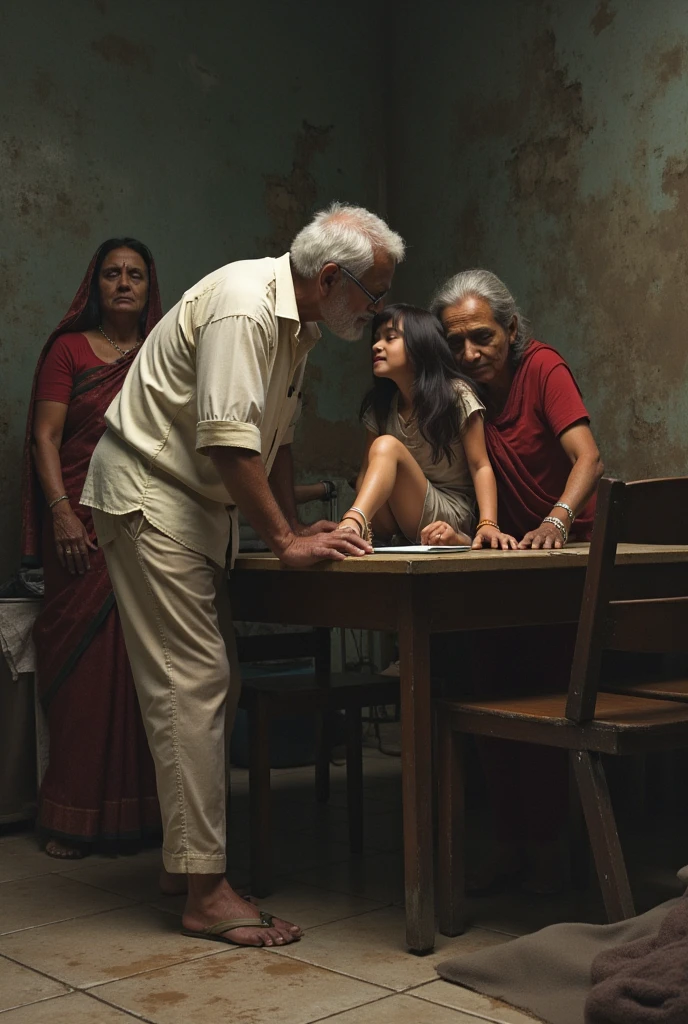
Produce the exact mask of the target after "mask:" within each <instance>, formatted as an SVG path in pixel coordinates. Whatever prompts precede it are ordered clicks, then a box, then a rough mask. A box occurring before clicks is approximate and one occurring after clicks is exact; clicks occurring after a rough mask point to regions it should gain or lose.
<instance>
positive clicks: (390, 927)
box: [278, 907, 508, 992]
mask: <svg viewBox="0 0 688 1024" xmlns="http://www.w3.org/2000/svg"><path fill="white" fill-rule="evenodd" d="M404 933H405V919H404V912H403V910H401V909H400V908H399V907H384V908H383V909H382V910H374V911H372V912H371V913H369V914H362V915H360V916H358V917H352V918H349V919H348V920H346V921H338V922H337V923H336V924H326V925H322V926H321V927H319V928H313V929H312V930H311V931H309V932H308V934H307V936H306V938H305V939H304V940H303V942H301V943H299V944H298V946H296V945H294V946H289V947H288V948H285V949H282V950H279V953H278V955H280V956H288V957H295V958H298V959H300V960H305V961H306V962H307V963H310V964H316V965H317V966H319V967H327V968H329V969H330V970H332V971H341V972H342V974H346V975H349V976H350V977H352V978H360V979H361V980H362V981H369V982H372V983H374V984H377V985H385V986H386V987H387V988H391V989H395V990H396V991H398V992H402V991H404V989H407V988H411V987H412V986H415V985H421V984H422V983H423V982H425V981H434V980H435V979H436V977H437V975H436V972H435V965H436V964H437V963H439V961H440V960H446V959H447V957H449V956H452V955H459V954H460V953H462V952H464V953H469V952H474V951H475V950H478V949H483V948H485V947H486V946H494V945H498V944H499V943H501V942H506V941H508V939H507V938H506V937H505V936H504V935H499V934H498V933H497V932H490V931H487V930H485V929H482V928H473V929H471V930H470V931H469V932H466V933H465V934H464V935H460V936H458V937H457V938H455V939H448V938H445V937H444V936H438V938H437V944H436V946H435V951H434V953H432V954H430V955H429V956H423V957H417V956H413V955H412V954H410V953H409V952H408V950H407V949H406V945H405V941H404Z"/></svg>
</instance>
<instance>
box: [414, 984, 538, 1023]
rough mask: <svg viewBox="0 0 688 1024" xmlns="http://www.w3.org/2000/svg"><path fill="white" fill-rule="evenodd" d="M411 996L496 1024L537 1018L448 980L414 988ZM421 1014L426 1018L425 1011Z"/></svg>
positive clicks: (530, 1021)
mask: <svg viewBox="0 0 688 1024" xmlns="http://www.w3.org/2000/svg"><path fill="white" fill-rule="evenodd" d="M409 996H413V997H414V998H416V999H423V1000H426V1001H428V1002H431V1003H439V1004H440V1005H442V1006H448V1007H451V1008H452V1009H454V1010H464V1011H466V1013H471V1014H474V1015H476V1016H478V1017H480V1018H481V1019H484V1020H489V1021H494V1022H495V1024H533V1021H534V1020H535V1019H537V1018H534V1017H531V1016H530V1015H529V1014H525V1013H522V1012H521V1011H520V1010H517V1009H515V1008H514V1007H513V1006H508V1005H507V1004H506V1003H503V1002H502V1001H501V1000H499V999H492V998H491V997H490V996H484V995H481V994H480V993H479V992H471V991H470V989H467V988H462V987H461V985H452V984H450V982H448V981H433V982H431V983H430V984H429V985H423V986H422V987H421V988H417V989H414V990H413V992H411V993H409ZM420 1016H422V1019H423V1020H425V1014H424V1013H423V1014H422V1015H420ZM474 1024H475V1022H474Z"/></svg>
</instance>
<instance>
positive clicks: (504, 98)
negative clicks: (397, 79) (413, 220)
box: [397, 0, 688, 479]
mask: <svg viewBox="0 0 688 1024" xmlns="http://www.w3.org/2000/svg"><path fill="white" fill-rule="evenodd" d="M666 8H667V11H668V8H669V5H666ZM500 14H502V15H503V17H501V18H500ZM457 17H458V16H457ZM510 17H511V20H509V18H510ZM472 18H473V20H472V22H471V39H472V43H473V45H474V46H475V47H476V48H477V49H480V52H481V53H482V55H483V60H484V64H483V66H482V69H481V70H482V73H481V75H480V76H479V78H475V77H472V76H471V75H462V74H460V73H459V74H457V76H456V79H455V80H452V79H447V78H445V79H444V81H443V88H444V93H443V94H437V95H435V96H434V97H433V100H434V103H435V107H436V109H435V110H434V111H433V113H432V118H433V120H432V121H431V124H430V125H428V124H426V125H425V126H424V131H425V134H426V136H427V133H428V131H429V130H430V131H432V130H433V129H434V133H435V137H436V138H438V139H440V140H441V144H442V155H443V157H444V161H443V163H441V164H439V165H437V167H436V169H434V170H427V169H424V171H423V173H425V174H426V175H428V176H429V177H430V178H431V180H430V182H429V184H428V187H429V188H430V189H431V190H432V192H433V193H434V194H437V195H439V196H441V214H442V221H443V222H444V223H445V224H449V225H451V230H449V231H447V230H446V229H445V228H444V227H443V226H442V224H441V223H439V222H438V223H433V222H432V220H430V219H429V220H428V222H427V236H428V237H427V240H426V241H424V242H423V243H422V244H421V246H420V248H416V249H415V251H414V250H412V251H411V252H410V254H409V266H408V270H406V271H405V277H404V280H405V282H412V281H413V277H414V274H417V275H418V276H419V278H420V280H421V281H422V286H423V289H424V292H425V294H424V295H417V297H418V298H419V299H421V301H423V300H427V298H428V297H429V294H430V292H431V291H432V289H433V287H434V286H435V285H436V284H437V283H438V280H439V279H441V278H442V277H443V276H445V275H447V274H449V273H453V272H456V271H457V270H460V269H464V268H465V267H468V266H476V265H482V266H487V267H489V268H490V269H493V270H494V271H495V272H496V273H498V274H499V275H500V276H501V277H503V278H504V279H505V280H506V282H507V284H509V285H510V286H511V288H512V290H513V291H514V292H515V294H516V296H517V299H518V300H520V302H521V304H522V305H523V307H524V308H525V311H526V312H527V313H528V314H529V316H530V318H531V319H532V321H533V324H534V328H535V333H536V336H537V337H539V338H541V340H543V341H547V342H549V343H550V344H553V345H554V346H555V347H557V348H558V349H559V350H560V351H561V352H562V354H563V355H564V356H565V357H566V358H567V360H568V361H569V363H570V365H571V366H572V368H573V370H574V372H575V374H576V376H577V379H578V381H579V383H580V385H581V388H582V391H583V395H584V399H585V401H586V403H587V405H588V408H589V410H590V413H591V417H592V425H593V429H594V431H595V434H596V436H597V438H598V441H599V444H600V447H601V449H602V454H603V457H604V460H605V463H606V465H607V468H608V470H609V471H610V472H613V473H616V474H617V475H619V476H622V477H625V478H626V479H633V478H640V477H644V476H652V475H664V474H675V473H684V472H686V460H687V446H686V442H685V437H686V435H687V434H688V388H687V386H686V372H687V369H688V345H687V344H686V342H685V323H686V322H687V320H688V288H686V282H687V281H688V276H687V275H688V256H687V255H686V247H685V238H686V233H687V232H688V139H686V137H685V133H684V132H683V131H682V126H683V125H685V123H686V119H687V118H688V84H687V83H686V80H685V74H684V68H685V66H686V60H687V58H688V25H685V24H684V25H681V21H680V19H679V18H678V15H676V19H677V20H676V23H675V24H670V23H669V19H664V20H662V19H657V18H656V17H654V16H652V15H651V13H650V12H649V11H648V10H647V9H646V8H644V7H643V5H642V4H640V3H637V2H635V0H629V3H628V4H627V5H625V6H624V8H621V7H618V10H617V9H616V7H613V6H612V5H611V4H609V3H594V4H593V3H590V2H582V3H580V4H578V5H570V4H567V3H565V2H564V0H551V2H548V3H545V2H544V0H543V2H542V3H539V2H534V3H532V4H529V5H527V7H525V8H522V9H521V12H520V18H519V19H516V16H515V15H513V14H512V15H509V13H508V5H507V4H505V3H499V2H488V3H487V4H486V5H485V7H484V9H483V10H481V11H480V12H474V14H473V15H472ZM591 28H592V31H591ZM446 34H447V36H448V37H451V35H452V33H451V31H450V29H449V28H447V33H446ZM448 55H449V47H447V51H446V55H445V54H443V53H439V54H436V59H437V60H438V62H439V63H440V64H441V63H442V61H443V58H445V59H448ZM414 87H415V88H418V87H419V84H418V82H417V81H413V82H412V83H411V84H410V86H409V91H411V90H412V89H413V88H414ZM423 99H424V100H425V108H426V110H430V109H431V108H430V106H429V103H428V99H429V97H428V96H427V95H426V96H424V97H423ZM410 138H411V139H412V140H413V141H414V142H415V143H416V144H418V142H419V140H420V136H419V135H415V134H413V135H411V136H410ZM408 145H409V143H408V142H407V146H408ZM407 152H408V149H407ZM402 164H403V161H402ZM433 176H434V180H433ZM419 184H420V182H419V180H418V178H416V179H415V180H413V181H411V182H410V183H409V185H408V192H406V193H405V192H403V190H402V192H401V195H398V199H397V201H401V203H402V204H406V203H408V202H409V197H410V194H411V191H412V190H413V189H417V188H418V187H419ZM397 193H398V190H397ZM428 267H431V268H432V272H431V273H430V272H429V271H428V270H427V268H428Z"/></svg>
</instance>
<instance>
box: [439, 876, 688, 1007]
mask: <svg viewBox="0 0 688 1024" xmlns="http://www.w3.org/2000/svg"><path fill="white" fill-rule="evenodd" d="M685 871H686V869H685V868H684V869H682V870H681V872H679V877H680V878H681V881H683V882H684V883H686V882H687V881H688V879H687V878H686V877H685V874H684V873H685ZM683 902H684V900H683V899H681V898H679V899H673V900H668V902H666V903H662V904H660V906H658V907H653V909H652V910H648V911H647V913H645V914H640V915H639V916H638V917H632V918H630V920H628V921H618V922H617V923H616V924H603V925H599V924H555V925H551V926H550V927H548V928H543V929H541V930H540V931H538V932H533V933H532V934H531V935H524V936H522V937H521V938H518V939H513V940H512V941H510V942H505V943H504V944H503V945H501V946H492V947H490V948H489V949H485V950H480V951H479V952H477V953H469V954H467V955H464V956H457V957H454V958H452V959H451V960H445V961H444V962H443V963H441V964H438V966H437V972H438V974H439V975H440V977H442V978H444V979H445V980H446V981H452V982H455V983H456V984H458V985H463V986H464V987H465V988H470V989H474V990H475V991H476V992H482V993H484V994H485V995H488V996H493V997H494V998H495V999H501V1000H502V1001H503V1002H505V1003H509V1004H511V1005H512V1006H515V1007H517V1008H518V1009H520V1010H523V1011H525V1012H526V1013H530V1014H532V1015H533V1016H534V1017H536V1018H537V1019H539V1020H541V1021H546V1022H548V1024H581V1022H582V1021H583V1017H584V1010H585V1002H586V999H587V997H588V996H589V995H590V993H591V981H590V971H591V965H592V963H593V961H594V960H595V959H596V958H597V957H598V956H599V955H601V954H602V953H603V952H605V951H607V950H610V949H613V948H616V947H619V946H622V945H624V944H626V943H635V942H637V941H639V940H647V939H649V938H652V937H654V936H656V935H657V933H658V931H659V929H660V927H661V925H662V923H663V921H664V920H665V919H666V918H667V916H668V914H669V913H670V912H671V911H672V910H673V909H674V907H676V906H678V905H679V904H683ZM684 951H686V947H684ZM687 959H688V958H687ZM646 1012H647V1013H648V1015H647V1016H646V1017H644V1018H643V1017H633V1018H631V1017H623V1016H621V1017H618V1018H616V1017H614V1018H610V1020H613V1021H614V1024H616V1022H617V1020H618V1021H621V1020H623V1022H624V1024H631V1022H633V1024H636V1022H638V1021H641V1020H642V1022H643V1024H654V1022H655V1020H656V1021H657V1024H660V1022H661V1024H668V1022H669V1021H671V1024H674V1020H675V1019H676V1020H678V1018H673V1017H666V1018H664V1017H657V1018H655V1017H654V1016H649V1011H648V1010H647V1008H646ZM602 1019H604V1018H600V1020H602ZM687 1021H688V1016H684V1017H683V1018H682V1024H686V1022H687ZM595 1024H598V1021H597V1020H595Z"/></svg>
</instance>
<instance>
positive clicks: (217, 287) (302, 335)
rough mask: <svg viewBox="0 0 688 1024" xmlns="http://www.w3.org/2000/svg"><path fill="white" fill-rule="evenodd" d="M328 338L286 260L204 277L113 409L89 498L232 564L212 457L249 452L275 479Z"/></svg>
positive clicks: (167, 322) (149, 347) (163, 325)
mask: <svg viewBox="0 0 688 1024" xmlns="http://www.w3.org/2000/svg"><path fill="white" fill-rule="evenodd" d="M319 337H320V331H319V330H318V327H317V325H316V324H312V323H306V324H301V323H300V322H299V314H298V309H297V306H296V296H295V294H294V284H293V279H292V276H291V268H290V265H289V254H288V253H287V254H285V255H284V256H281V257H279V259H272V258H267V259H262V260H244V261H242V262H239V263H230V264H228V265H227V266H225V267H221V268H220V269H219V270H216V271H215V272H214V273H212V274H209V275H208V276H207V277H204V278H203V280H202V281H199V283H198V284H196V285H194V287H193V288H190V289H189V290H188V291H187V292H185V293H184V295H183V296H182V298H181V300H180V302H178V303H177V305H176V306H175V307H174V308H173V309H171V310H170V311H169V313H167V314H166V315H165V316H164V317H163V318H162V320H160V322H159V323H158V324H157V325H156V326H155V327H154V328H153V330H152V331H151V333H150V335H149V336H148V338H147V339H146V342H145V344H144V345H143V346H142V347H141V351H140V352H139V354H138V356H137V357H136V359H135V360H134V363H133V366H132V368H131V370H130V371H129V374H128V375H127V378H126V380H125V382H124V386H123V388H122V390H121V391H120V393H119V394H118V395H117V397H116V398H115V399H114V400H113V401H112V403H111V404H110V406H109V408H108V410H107V412H106V414H105V421H106V423H107V430H106V431H105V433H104V435H103V437H102V438H101V439H100V441H99V442H98V445H97V446H96V449H95V451H94V453H93V457H92V459H91V464H90V467H89V471H88V476H87V478H86V483H85V485H84V490H83V494H82V496H81V503H82V504H84V505H90V506H91V507H93V508H98V509H101V510H102V511H104V512H109V513H111V514H114V515H124V514H125V513H127V512H133V511H136V510H140V511H142V512H143V514H144V515H145V517H146V519H148V520H149V522H151V523H152V524H153V526H155V527H156V528H157V529H159V530H160V531H161V532H162V533H165V534H167V535H168V536H170V537H172V538H173V539H175V540H177V541H179V543H181V544H183V545H185V546H186V547H188V548H191V550H193V551H198V552H200V553H201V554H204V555H206V556H207V557H208V558H210V559H212V561H214V562H216V563H218V564H220V565H222V564H224V561H225V557H226V552H227V546H228V542H229V536H230V519H231V520H235V517H236V508H235V504H234V501H233V499H232V496H231V494H229V492H228V491H227V489H226V487H225V485H224V484H223V483H222V480H221V479H220V476H219V474H218V472H217V470H216V469H215V466H214V465H213V462H212V460H211V459H210V458H208V456H207V454H206V451H207V449H208V447H210V446H211V445H227V446H230V447H238V448H248V449H251V450H252V451H255V452H258V453H260V455H261V456H262V460H263V464H264V466H265V471H266V473H268V474H269V472H270V469H271V467H272V463H273V461H274V459H275V455H276V454H277V450H278V448H279V447H280V446H281V445H285V444H290V443H291V441H292V438H293V435H294V425H295V423H296V420H297V418H298V415H299V412H300V407H301V388H302V383H303V374H304V370H305V366H306V359H307V356H308V353H309V351H310V350H311V349H312V348H313V346H314V345H315V343H316V341H317V340H318V338H319ZM234 526H235V527H236V522H234ZM233 535H234V537H238V530H237V529H234V530H233ZM108 539H109V538H108V537H103V536H99V540H100V542H101V544H104V543H107V540H108Z"/></svg>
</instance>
